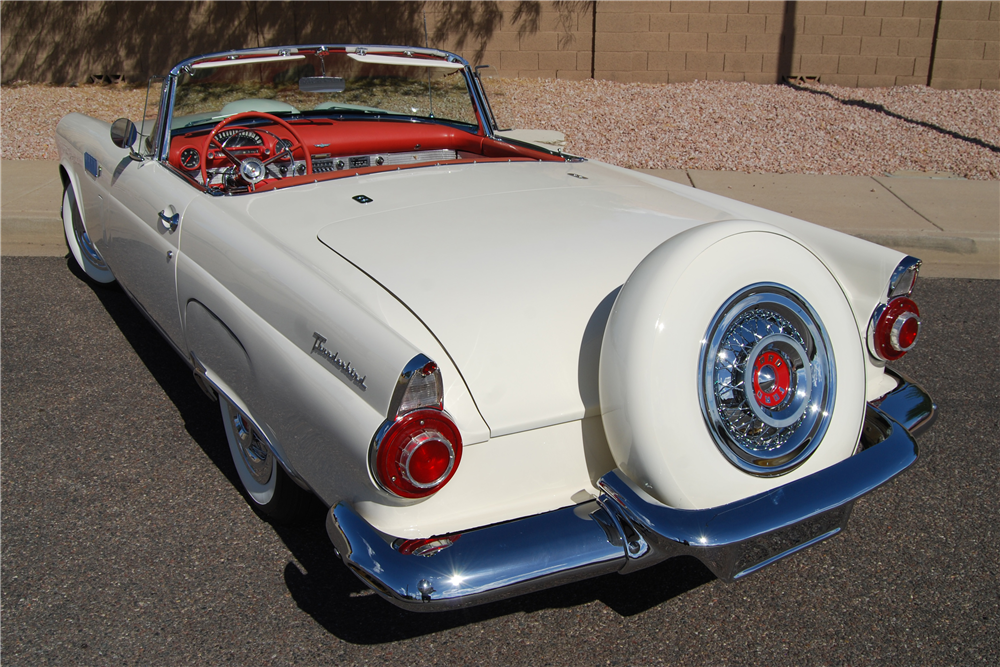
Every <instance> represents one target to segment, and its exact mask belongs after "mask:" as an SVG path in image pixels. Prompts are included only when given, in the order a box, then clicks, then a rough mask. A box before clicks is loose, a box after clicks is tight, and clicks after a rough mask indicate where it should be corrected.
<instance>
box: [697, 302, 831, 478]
mask: <svg viewBox="0 0 1000 667" xmlns="http://www.w3.org/2000/svg"><path fill="white" fill-rule="evenodd" d="M698 374H699V377H700V382H701V386H700V388H699V389H700V391H699V398H700V402H701V409H702V413H703V416H704V418H705V422H706V423H707V425H708V428H709V431H710V432H711V434H712V437H713V439H714V440H715V443H716V445H717V446H718V447H719V449H720V450H721V451H722V453H723V454H724V455H725V456H726V458H727V459H729V461H730V462H732V463H733V464H734V465H736V466H737V467H739V468H740V469H742V470H744V471H746V472H748V473H752V474H754V475H761V476H771V475H780V474H783V473H786V472H788V471H790V470H792V469H794V468H796V467H797V466H799V465H800V464H801V463H802V462H803V461H805V460H806V459H807V458H809V456H810V455H811V454H812V453H813V452H814V451H815V450H816V448H817V447H818V446H819V444H820V442H821V441H822V439H823V436H824V434H825V433H826V430H827V428H828V427H829V424H830V420H831V418H832V415H833V406H834V405H833V404H834V399H835V397H836V366H835V362H834V357H833V346H832V345H831V343H830V340H829V338H828V337H827V335H826V332H825V331H824V328H823V323H822V322H821V321H820V319H819V316H818V315H817V314H816V312H815V311H814V310H813V308H812V307H811V306H810V305H809V304H808V303H807V302H806V300H805V299H803V298H802V297H801V296H799V295H798V294H797V293H795V292H794V291H792V290H790V289H789V288H787V287H783V286H781V285H777V284H773V283H760V284H756V285H751V286H750V287H748V288H746V289H744V290H742V291H740V292H738V293H736V294H734V295H733V296H732V297H730V298H729V299H728V300H727V301H726V303H725V304H723V306H722V308H720V309H719V311H718V312H717V313H716V315H715V317H714V318H713V319H712V321H711V323H710V325H709V328H708V331H707V332H706V335H705V343H704V346H703V351H702V355H701V361H700V363H699V373H698Z"/></svg>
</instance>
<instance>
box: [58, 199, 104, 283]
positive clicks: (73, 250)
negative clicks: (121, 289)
mask: <svg viewBox="0 0 1000 667" xmlns="http://www.w3.org/2000/svg"><path fill="white" fill-rule="evenodd" d="M62 220H63V233H64V234H65V236H66V247H67V248H69V252H70V254H71V255H72V256H73V260H74V261H75V262H76V265H77V266H79V267H80V270H82V271H83V272H84V273H85V274H86V275H87V277H88V278H89V279H91V280H93V281H94V282H96V283H101V284H108V283H113V282H114V281H115V276H114V274H112V273H111V269H110V268H108V265H107V262H105V261H104V258H103V257H101V253H99V252H98V251H97V247H96V246H94V244H93V242H92V241H91V240H90V235H89V234H87V228H86V227H85V226H84V221H83V216H82V215H81V213H80V206H79V203H78V202H77V200H76V194H75V193H74V192H73V186H72V185H67V186H66V189H65V190H63V201H62Z"/></svg>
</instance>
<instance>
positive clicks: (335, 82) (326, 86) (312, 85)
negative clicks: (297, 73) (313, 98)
mask: <svg viewBox="0 0 1000 667" xmlns="http://www.w3.org/2000/svg"><path fill="white" fill-rule="evenodd" d="M346 88H347V84H346V83H345V82H344V79H343V77H339V76H304V77H302V78H301V79H299V90H301V91H302V92H303V93H342V92H344V90H345V89H346Z"/></svg>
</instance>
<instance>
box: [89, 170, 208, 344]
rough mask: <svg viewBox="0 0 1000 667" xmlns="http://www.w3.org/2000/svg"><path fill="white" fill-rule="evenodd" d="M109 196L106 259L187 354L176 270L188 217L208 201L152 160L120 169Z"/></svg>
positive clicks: (137, 298)
mask: <svg viewBox="0 0 1000 667" xmlns="http://www.w3.org/2000/svg"><path fill="white" fill-rule="evenodd" d="M117 171H118V170H116V172H117ZM108 194H109V201H108V202H106V206H105V228H104V248H103V249H102V253H106V259H107V261H108V264H109V265H111V266H112V267H113V269H114V272H115V277H116V278H117V279H118V281H119V283H121V285H122V286H123V287H124V288H125V289H126V290H127V291H128V292H129V293H130V294H131V295H132V297H133V298H134V299H135V300H136V301H137V302H138V303H139V305H140V306H141V307H142V308H143V310H145V311H146V313H147V314H148V315H149V316H150V318H151V319H152V320H153V321H154V322H156V324H157V325H159V327H160V328H161V329H162V330H163V332H164V333H165V334H166V335H167V337H168V338H169V339H170V340H172V341H173V342H174V344H175V345H177V346H178V347H181V349H183V345H182V343H183V339H182V330H181V319H180V312H179V309H178V306H177V279H176V266H177V259H178V253H179V249H180V240H181V236H182V234H183V227H184V225H183V221H184V212H185V211H186V210H187V207H188V205H189V204H190V203H191V202H192V201H193V200H194V198H195V197H196V196H199V195H200V196H207V195H205V194H203V193H200V192H199V191H198V190H197V189H196V188H194V187H192V186H191V185H190V184H189V183H188V182H187V181H185V180H184V179H182V178H181V177H180V176H179V175H177V174H176V173H174V172H173V171H172V170H171V169H170V167H168V166H166V165H165V164H163V163H161V162H159V161H156V160H151V159H147V160H143V161H142V162H138V161H130V163H128V164H124V165H121V166H120V173H116V174H115V175H114V177H113V178H112V179H111V185H110V187H109V188H108Z"/></svg>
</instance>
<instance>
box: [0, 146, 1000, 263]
mask: <svg viewBox="0 0 1000 667" xmlns="http://www.w3.org/2000/svg"><path fill="white" fill-rule="evenodd" d="M643 171H646V172H648V173H651V174H653V175H655V176H659V177H661V178H666V179H669V180H672V181H675V182H677V183H683V184H684V185H689V186H692V187H695V188H698V189H702V190H708V191H710V192H714V193H716V194H721V195H724V196H727V197H732V198H733V199H738V200H741V201H744V202H748V203H751V204H755V205H757V206H761V207H763V208H767V209H771V210H774V211H778V212H780V213H786V214H788V215H792V216H795V217H797V218H801V219H803V220H808V221H809V222H813V223H816V224H818V225H823V226H824V227H829V228H831V229H837V230H839V231H842V232H845V233H847V234H852V235H854V236H859V237H861V238H864V239H867V240H869V241H873V242H875V243H880V244H882V245H886V246H889V247H891V248H895V249H897V250H900V251H901V252H905V253H907V254H910V255H913V256H915V257H919V258H921V259H922V260H924V266H923V269H922V273H923V275H924V276H927V277H942V278H992V279H1000V182H998V181H970V180H965V179H962V178H956V177H954V176H953V175H952V174H947V173H934V174H924V173H917V172H900V173H896V174H891V175H885V176H875V177H868V176H815V175H803V174H744V173H740V172H734V171H721V172H720V171H694V170H689V171H683V170H666V169H649V170H643ZM61 198H62V183H61V182H60V180H59V174H58V164H57V163H56V162H54V161H50V160H5V161H3V162H0V253H2V254H3V255H14V256H17V255H21V256H23V255H36V256H37V255H43V256H46V255H47V256H59V255H63V254H65V252H66V248H65V242H64V241H63V232H62V226H61V224H62V223H61V221H60V219H59V206H60V203H61Z"/></svg>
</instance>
